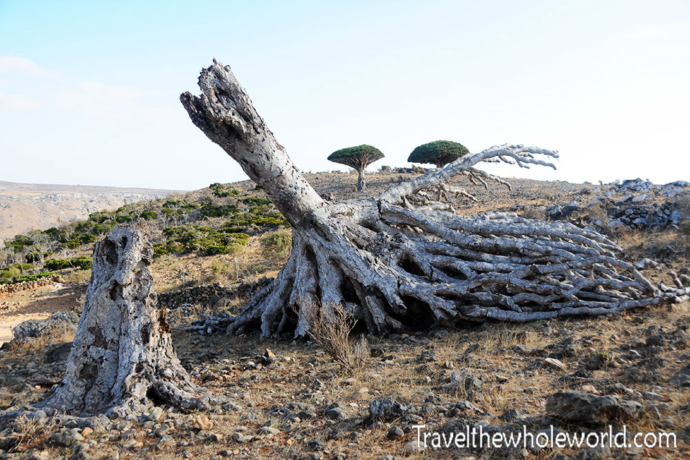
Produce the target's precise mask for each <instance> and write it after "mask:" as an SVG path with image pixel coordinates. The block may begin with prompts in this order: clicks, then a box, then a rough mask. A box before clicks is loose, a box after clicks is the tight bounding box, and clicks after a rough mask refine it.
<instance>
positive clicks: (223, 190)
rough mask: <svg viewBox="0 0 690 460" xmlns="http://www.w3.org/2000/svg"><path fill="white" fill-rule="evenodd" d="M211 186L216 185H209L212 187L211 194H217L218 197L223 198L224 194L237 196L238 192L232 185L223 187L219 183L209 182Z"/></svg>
mask: <svg viewBox="0 0 690 460" xmlns="http://www.w3.org/2000/svg"><path fill="white" fill-rule="evenodd" d="M211 185H212V186H213V185H215V186H216V187H210V188H211V189H213V195H214V196H217V197H218V198H225V197H226V196H237V195H239V194H240V192H238V191H237V190H235V189H234V188H232V187H228V188H224V187H223V186H222V185H220V184H211Z"/></svg>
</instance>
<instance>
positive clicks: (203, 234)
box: [153, 225, 249, 257]
mask: <svg viewBox="0 0 690 460" xmlns="http://www.w3.org/2000/svg"><path fill="white" fill-rule="evenodd" d="M163 235H164V236H165V237H166V241H165V243H158V244H154V246H153V255H154V257H160V256H163V255H165V254H171V253H172V254H174V253H178V252H181V253H183V254H188V253H192V252H196V253H198V254H199V255H201V256H211V255H217V254H229V255H236V254H239V253H240V252H242V251H243V250H244V245H245V244H247V241H248V239H249V235H247V234H246V233H239V232H229V231H226V229H222V230H221V231H216V230H213V229H212V228H210V227H202V226H198V225H184V226H180V227H168V228H166V229H164V230H163Z"/></svg>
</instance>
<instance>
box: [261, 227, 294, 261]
mask: <svg viewBox="0 0 690 460" xmlns="http://www.w3.org/2000/svg"><path fill="white" fill-rule="evenodd" d="M259 241H260V243H261V253H262V254H263V255H264V257H281V258H282V257H287V256H288V255H289V254H290V250H291V249H292V233H291V232H287V231H280V232H273V233H268V234H266V235H264V236H262V237H261V239H260V240H259Z"/></svg>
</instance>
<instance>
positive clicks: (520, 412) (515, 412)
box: [501, 407, 527, 422]
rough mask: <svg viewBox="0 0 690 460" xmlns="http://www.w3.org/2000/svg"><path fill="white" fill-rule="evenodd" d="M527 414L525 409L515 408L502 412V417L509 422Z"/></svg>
mask: <svg viewBox="0 0 690 460" xmlns="http://www.w3.org/2000/svg"><path fill="white" fill-rule="evenodd" d="M525 415H527V413H526V412H525V410H524V409H520V408H519V407H518V408H515V409H508V410H506V411H504V412H503V414H501V418H502V419H503V420H505V421H507V422H512V421H513V420H517V419H520V418H522V417H524V416H525Z"/></svg>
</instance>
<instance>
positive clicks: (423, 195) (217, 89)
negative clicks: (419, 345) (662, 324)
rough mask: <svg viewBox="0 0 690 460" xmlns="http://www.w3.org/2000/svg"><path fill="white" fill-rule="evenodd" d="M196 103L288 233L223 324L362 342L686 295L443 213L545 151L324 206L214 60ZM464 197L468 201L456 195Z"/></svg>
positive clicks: (189, 104) (493, 218)
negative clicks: (320, 320) (335, 330)
mask: <svg viewBox="0 0 690 460" xmlns="http://www.w3.org/2000/svg"><path fill="white" fill-rule="evenodd" d="M199 86H200V87H201V95H200V96H194V95H192V94H190V93H184V94H182V95H181V101H182V104H183V105H184V107H185V108H186V109H187V112H188V113H189V116H190V118H191V120H192V122H193V123H194V124H195V125H196V126H197V127H198V128H199V129H201V130H202V131H203V132H204V134H206V136H208V138H209V139H211V140H212V141H213V142H215V143H216V144H218V145H219V146H220V147H222V148H223V150H225V152H226V153H227V154H228V155H230V156H231V157H232V158H234V159H235V160H236V161H237V162H238V163H239V164H240V165H241V166H242V169H243V170H244V171H245V173H246V174H247V175H248V176H249V177H250V178H251V179H252V180H253V181H254V182H256V183H257V184H258V185H260V186H261V187H262V188H263V189H264V190H265V191H266V193H267V194H268V196H269V197H270V199H271V200H272V201H273V203H274V204H275V206H276V207H277V208H278V209H279V210H280V212H281V213H282V214H283V216H285V218H286V219H287V220H288V221H289V222H290V224H291V225H292V227H293V230H292V231H293V249H292V253H291V255H290V258H289V259H288V262H287V263H286V264H285V266H284V267H283V269H282V270H281V272H280V273H279V274H278V276H277V278H276V279H275V280H274V281H273V282H271V283H270V284H269V285H267V286H266V287H265V288H263V289H262V290H261V291H259V293H258V294H257V296H256V297H255V298H254V299H253V300H252V301H251V302H250V303H248V304H247V305H245V306H244V307H243V308H242V310H241V312H240V314H239V315H238V316H237V317H236V318H235V319H234V321H233V322H232V323H231V324H230V325H229V326H228V332H229V333H232V332H235V333H238V332H241V331H244V330H246V329H247V328H250V327H260V328H261V332H262V336H264V337H268V336H270V335H272V334H274V333H280V332H287V331H294V333H295V335H296V336H300V335H304V334H307V333H308V331H309V329H310V324H309V318H314V317H315V316H314V314H318V315H325V319H326V320H331V319H332V318H333V317H334V316H335V315H334V313H333V306H334V305H337V304H342V305H344V306H345V307H346V308H348V309H351V310H352V311H354V314H355V316H356V317H358V318H360V319H361V320H363V321H364V322H365V324H366V326H367V327H368V329H369V330H370V331H371V332H372V333H380V332H383V331H387V330H400V329H403V328H404V327H406V326H411V327H417V328H419V327H429V326H433V325H450V324H452V323H453V322H459V321H468V320H471V321H482V320H486V319H494V320H501V321H529V320H537V319H546V318H555V317H560V316H568V315H601V314H609V313H618V312H620V311H623V310H625V309H629V308H633V307H641V306H644V305H652V304H658V303H660V302H662V301H664V300H673V299H676V300H677V298H678V296H687V294H688V293H689V292H690V289H685V290H673V292H671V291H669V292H662V291H660V290H659V289H657V288H656V287H655V286H653V285H652V284H651V283H650V282H649V281H648V280H647V279H645V278H644V277H643V276H642V275H641V274H640V273H639V272H638V271H637V270H636V269H635V267H634V266H633V265H631V264H630V263H628V262H625V261H623V260H621V259H619V258H617V257H616V254H617V252H619V251H620V248H619V247H618V246H617V245H616V244H615V243H613V242H612V241H610V240H608V239H606V238H605V237H604V236H602V235H600V234H599V233H596V232H594V231H591V230H586V229H581V228H578V227H576V226H574V225H571V224H568V223H547V222H543V221H540V220H530V219H523V218H519V217H517V216H516V215H515V214H508V213H490V214H484V215H478V216H460V215H458V214H456V213H455V210H454V209H453V207H452V205H451V204H450V203H448V202H445V201H444V198H445V197H446V196H447V193H443V190H444V187H446V186H447V182H448V181H450V180H451V179H453V178H454V177H455V176H458V175H467V176H469V177H471V178H475V179H477V180H480V181H484V180H492V179H494V180H498V179H497V178H495V177H494V176H491V175H489V174H486V173H484V172H481V171H479V170H478V169H476V168H475V166H476V165H478V164H479V163H480V162H483V161H503V162H506V163H512V164H516V165H518V166H521V167H526V166H529V165H543V166H550V167H553V165H552V164H551V163H549V162H548V161H547V160H548V159H549V158H556V157H557V156H558V154H557V152H556V151H552V150H546V149H541V148H537V147H525V146H522V145H513V144H506V145H501V146H495V147H491V148H488V149H486V150H483V151H481V152H478V153H471V154H470V153H468V154H465V155H463V156H462V157H460V158H458V159H457V160H455V161H453V162H452V163H450V164H448V165H446V167H445V168H443V169H440V170H437V171H433V172H429V173H427V174H425V175H422V176H419V177H417V178H415V179H412V180H410V181H408V182H403V183H401V184H398V185H395V186H392V187H391V188H389V189H388V190H386V191H385V192H383V193H381V194H380V195H378V196H375V197H371V198H362V199H357V200H351V201H344V202H334V203H326V202H324V200H323V199H321V197H320V196H319V195H318V194H317V193H316V191H315V190H314V189H313V188H312V187H311V185H309V184H308V183H307V181H306V180H305V179H304V177H303V176H302V175H301V174H300V172H299V171H298V170H297V168H296V167H295V165H294V164H293V162H292V160H291V159H290V157H289V156H288V155H287V152H286V151H285V148H284V147H283V146H281V145H280V144H279V143H278V142H277V141H276V139H275V138H274V137H273V134H272V133H271V131H270V130H269V129H268V127H267V126H266V123H265V122H264V120H263V119H262V118H261V117H260V116H259V114H258V113H257V111H256V110H255V108H254V106H253V105H252V102H251V100H250V99H249V96H248V95H247V93H246V92H245V91H244V89H243V88H242V86H241V85H240V83H239V82H238V81H237V79H236V78H235V76H234V75H233V73H232V72H231V70H230V67H225V66H223V65H222V64H220V63H218V62H216V61H214V63H213V65H212V66H211V67H209V68H207V69H204V70H203V71H202V72H201V76H200V77H199ZM462 193H466V192H464V191H463V192H462Z"/></svg>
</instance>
